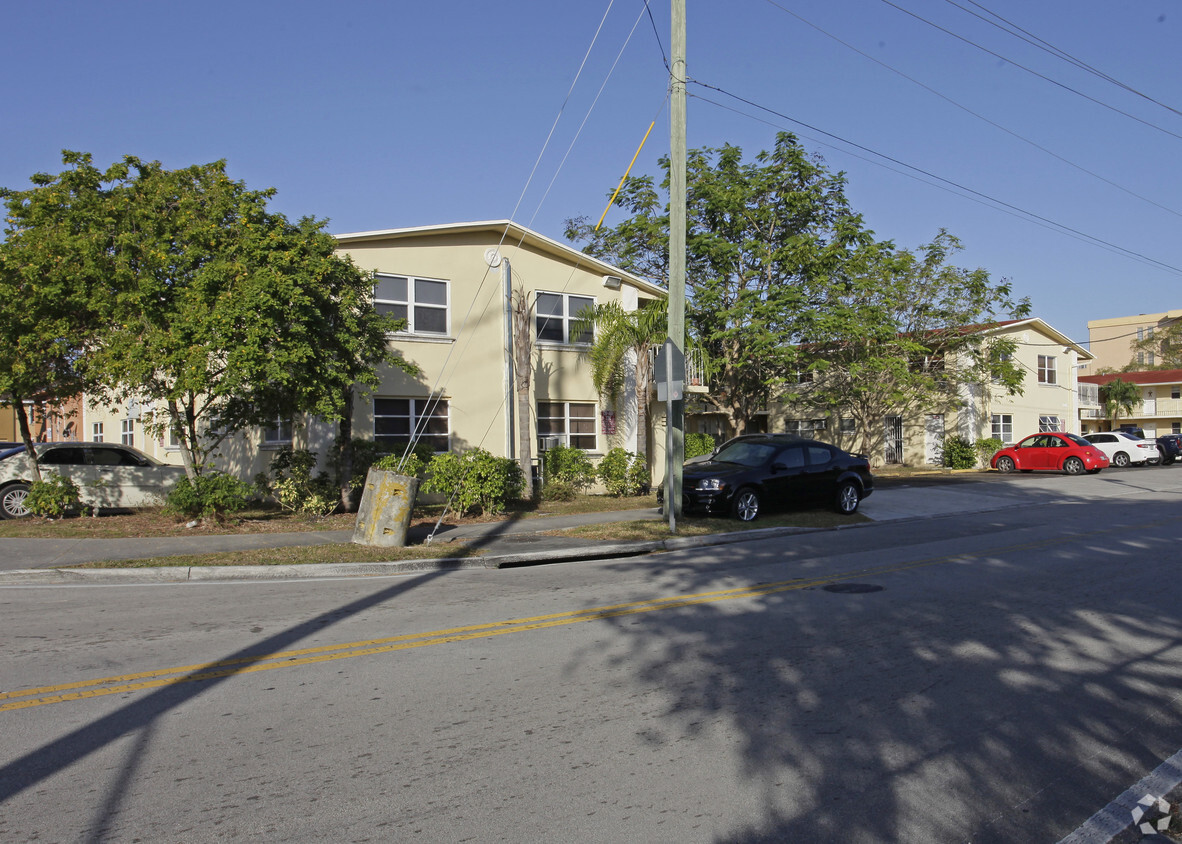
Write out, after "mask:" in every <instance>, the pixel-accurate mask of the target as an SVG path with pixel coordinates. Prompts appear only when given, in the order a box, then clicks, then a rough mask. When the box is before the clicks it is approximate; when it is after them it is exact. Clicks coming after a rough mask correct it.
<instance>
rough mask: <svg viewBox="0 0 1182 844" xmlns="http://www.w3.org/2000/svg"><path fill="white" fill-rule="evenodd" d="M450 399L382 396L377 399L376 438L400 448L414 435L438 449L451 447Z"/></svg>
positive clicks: (392, 447)
mask: <svg viewBox="0 0 1182 844" xmlns="http://www.w3.org/2000/svg"><path fill="white" fill-rule="evenodd" d="M449 412H450V409H449V406H448V400H447V399H439V398H434V399H431V398H425V399H401V398H379V397H374V400H373V438H374V442H376V443H379V444H381V445H384V446H386V447H387V448H389V449H391V450H393V451H398V450H399V449H404V448H406V446H407V444H408V443H410V441H411V437H413V436H415V435H417V436H418V442H420V443H425V444H427V445H429V446H431V450H432V451H435V452H441V451H448V450H449V449H450V448H451V421H450V415H449Z"/></svg>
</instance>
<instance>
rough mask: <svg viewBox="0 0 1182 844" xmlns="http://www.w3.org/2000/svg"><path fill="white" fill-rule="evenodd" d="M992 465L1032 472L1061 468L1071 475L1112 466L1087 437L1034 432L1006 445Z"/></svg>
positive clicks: (1004, 471) (998, 467)
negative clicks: (1008, 445) (1012, 443)
mask: <svg viewBox="0 0 1182 844" xmlns="http://www.w3.org/2000/svg"><path fill="white" fill-rule="evenodd" d="M989 465H990V466H992V467H993V468H994V469H996V470H997V471H999V472H1002V473H1003V474H1004V473H1007V472H1012V471H1014V470H1015V469H1018V470H1020V471H1023V472H1032V471H1034V470H1036V469H1038V470H1040V471H1044V472H1058V471H1060V470H1062V471H1064V472H1066V473H1067V474H1069V475H1082V474H1083V473H1084V472H1087V473H1088V474H1089V475H1094V474H1096V473H1097V472H1099V471H1100V470H1101V469H1107V468H1108V457H1107V456H1106V455H1105V454H1104V452H1102V451H1101V450H1100V449H1098V448H1096V447H1095V446H1094V445H1092V444H1091V443H1090V442H1088V441H1087V440H1085V439H1084V438H1083V437H1077V436H1076V435H1075V434H1059V433H1045V434H1031V435H1030V436H1028V437H1026V438H1025V439H1024V440H1022V441H1021V442H1019V443H1018V444H1017V445H1012V446H1010V447H1009V448H1003V449H1002V450H1001V451H999V452H998V453H997V454H995V455H993V459H992V460H991V461H989Z"/></svg>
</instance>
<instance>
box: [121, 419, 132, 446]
mask: <svg viewBox="0 0 1182 844" xmlns="http://www.w3.org/2000/svg"><path fill="white" fill-rule="evenodd" d="M119 441H120V442H121V443H123V444H124V445H130V446H134V445H135V420H134V419H124V420H123V422H122V430H121V432H120V435H119Z"/></svg>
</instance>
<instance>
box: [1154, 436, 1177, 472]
mask: <svg viewBox="0 0 1182 844" xmlns="http://www.w3.org/2000/svg"><path fill="white" fill-rule="evenodd" d="M1157 450H1158V453H1159V454H1161V465H1163V466H1169V465H1170V464H1171V463H1173V462H1174V461H1175V460H1177V459H1178V455H1179V454H1182V434H1162V435H1161V436H1160V437H1158V438H1157Z"/></svg>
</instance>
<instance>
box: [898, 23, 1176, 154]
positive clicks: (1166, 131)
mask: <svg viewBox="0 0 1182 844" xmlns="http://www.w3.org/2000/svg"><path fill="white" fill-rule="evenodd" d="M882 2H883V3H885V4H886V5H888V6H890V7H891V8H893V9H897V10H898V11H900V12H902V13H903V14H905V15H907V16H909V17H912V18H915V19H916V20H917V21H919V22H921V23H926V24H927V25H928V26H930V27H932V28H933V29H938V30H939V31H940V32H943V33H944V34H945V35H949V36H951V37H953V38H955V39H956V40H957V41H963V42H964V43H965V44H968V45H969V46H970V47H976V48H977V49H978V50H980V51H981V52H983V53H987V54H989V55H990V56H993V57H994V58H995V59H1000V60H1001V61H1003V62H1006V63H1007V64H1012V65H1013V66H1014V67H1016V68H1018V69H1019V70H1024V71H1026V72H1027V73H1029V74H1030V75H1031V76H1036V77H1038V78H1039V79H1041V80H1043V81H1044V82H1049V83H1051V84H1052V85H1054V86H1055V87H1057V88H1062V89H1063V90H1064V91H1069V92H1070V93H1072V94H1075V95H1076V96H1077V97H1083V98H1084V99H1085V100H1088V101H1090V102H1093V103H1095V104H1096V105H1098V106H1101V107H1103V108H1106V109H1108V110H1109V111H1114V112H1116V113H1117V114H1120V115H1123V116H1125V117H1127V118H1129V119H1130V120H1135V121H1136V122H1138V123H1140V124H1142V125H1144V126H1148V127H1149V128H1150V129H1156V130H1157V131H1159V132H1162V133H1163V134H1166V135H1169V136H1170V137H1173V138H1177V139H1178V140H1182V135H1179V134H1178V133H1176V132H1171V131H1170V130H1169V129H1166V128H1164V127H1162V126H1158V125H1157V124H1156V123H1151V122H1149V121H1148V120H1142V119H1141V118H1140V117H1137V116H1136V115H1134V114H1129V113H1128V112H1127V111H1121V110H1120V109H1119V108H1117V107H1116V106H1111V105H1108V103H1106V102H1103V101H1102V100H1098V99H1096V98H1095V97H1091V96H1088V95H1087V94H1085V93H1083V92H1082V91H1078V90H1076V89H1075V88H1072V87H1071V86H1070V85H1065V84H1064V83H1062V82H1057V81H1056V80H1054V79H1052V78H1051V77H1049V76H1046V75H1044V74H1042V73H1039V72H1038V71H1037V70H1033V69H1031V68H1029V67H1026V65H1024V64H1021V63H1019V62H1016V61H1014V60H1013V59H1010V58H1007V57H1006V56H1003V55H1002V54H1001V53H996V52H994V51H993V50H990V49H989V48H988V47H982V46H981V45H980V44H978V43H976V42H975V41H970V40H969V39H968V38H965V37H964V36H963V35H957V34H956V33H955V32H953V31H952V30H950V29H945V28H944V27H942V26H940V25H939V24H937V23H933V22H932V21H930V20H928V19H927V18H925V17H922V16H920V15H917V14H915V12H911V11H908V10H907V9H904V8H903V7H902V6H900V5H898V4H897V3H894V2H892V0H882Z"/></svg>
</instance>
